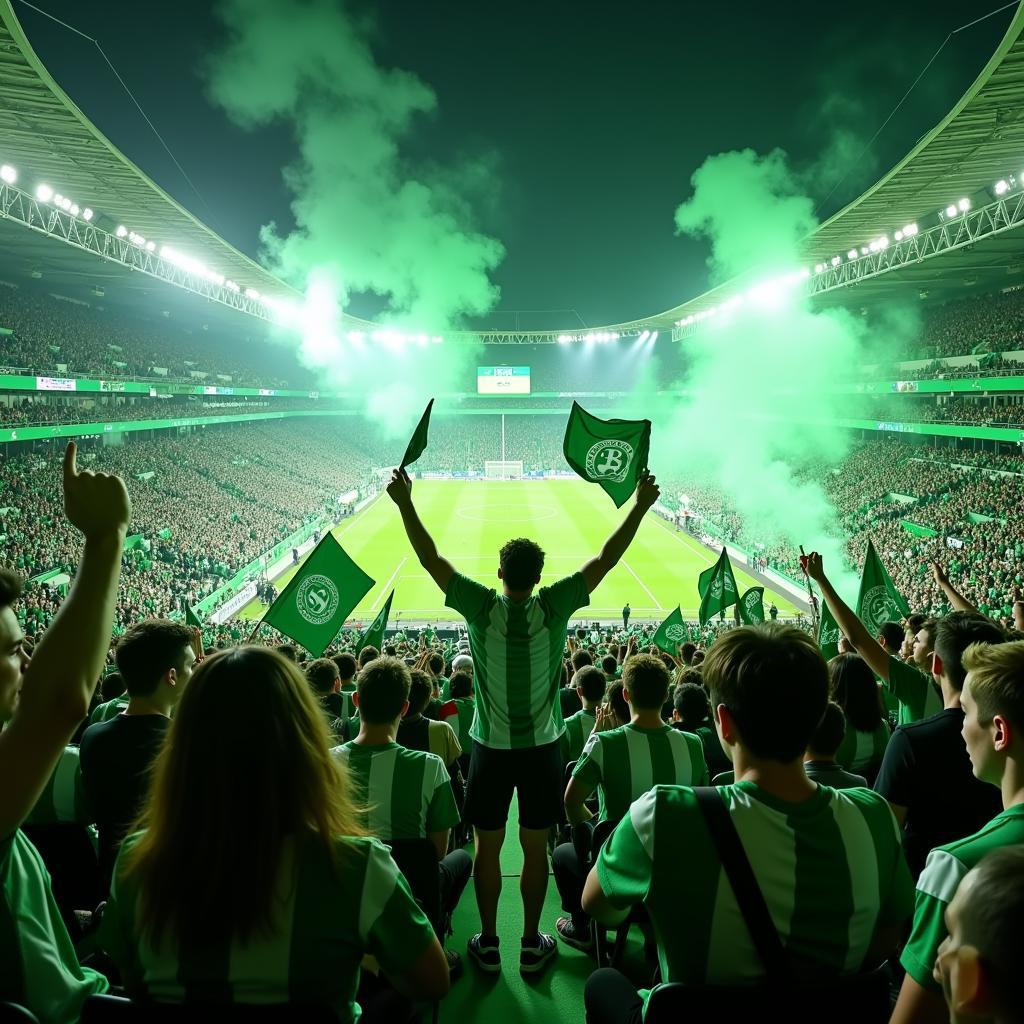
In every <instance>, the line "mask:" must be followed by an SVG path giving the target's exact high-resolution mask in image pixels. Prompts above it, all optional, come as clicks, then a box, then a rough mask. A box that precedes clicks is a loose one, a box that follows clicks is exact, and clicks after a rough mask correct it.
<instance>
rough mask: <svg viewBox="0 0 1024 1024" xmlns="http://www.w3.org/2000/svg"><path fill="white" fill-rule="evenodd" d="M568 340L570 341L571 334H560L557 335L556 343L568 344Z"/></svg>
mask: <svg viewBox="0 0 1024 1024" xmlns="http://www.w3.org/2000/svg"><path fill="white" fill-rule="evenodd" d="M570 341H572V336H571V335H568V334H560V335H559V336H558V344H559V345H568V344H569V342H570Z"/></svg>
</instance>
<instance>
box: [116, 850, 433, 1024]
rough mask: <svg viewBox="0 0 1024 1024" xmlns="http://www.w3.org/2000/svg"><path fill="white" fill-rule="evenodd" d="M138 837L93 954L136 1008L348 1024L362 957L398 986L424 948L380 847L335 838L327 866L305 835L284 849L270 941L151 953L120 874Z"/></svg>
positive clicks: (420, 927) (167, 945) (214, 937)
mask: <svg viewBox="0 0 1024 1024" xmlns="http://www.w3.org/2000/svg"><path fill="white" fill-rule="evenodd" d="M139 835H141V833H136V835H135V836H131V837H129V838H128V839H127V840H126V841H125V843H124V845H123V846H122V849H121V853H120V856H119V858H118V865H117V867H116V868H115V871H114V880H113V882H112V884H111V891H110V899H109V901H108V903H107V907H106V912H105V914H104V917H103V924H102V927H101V929H100V941H101V943H102V946H103V949H105V950H106V951H107V952H108V953H109V954H110V956H111V957H112V958H113V960H114V962H115V963H116V964H117V965H118V967H119V968H120V970H121V974H122V977H123V979H124V984H125V987H126V988H127V989H128V992H129V994H130V995H132V996H135V997H137V998H139V997H149V998H152V999H155V1000H158V1001H163V1002H183V1001H185V1000H188V999H197V1000H198V999H201V1000H203V1001H207V1002H209V1001H214V1002H237V1003H284V1002H289V1001H291V1002H303V1003H311V1004H326V1005H328V1006H331V1007H333V1008H334V1009H335V1011H336V1012H337V1013H338V1015H339V1020H341V1021H344V1022H346V1024H351V1022H353V1021H355V1020H357V1019H358V1017H359V1013H360V1011H359V1007H358V1005H357V1004H356V1002H355V997H356V989H357V987H358V985H359V966H360V963H361V961H362V958H363V956H364V955H365V954H370V955H372V956H374V957H376V959H377V960H378V961H379V962H380V965H381V968H382V969H383V971H384V973H385V974H387V975H392V976H399V977H400V976H401V975H402V974H405V973H407V972H408V971H409V969H410V968H411V967H412V965H413V964H414V963H415V962H416V960H417V959H418V958H419V957H420V956H421V955H422V954H423V952H424V950H425V949H426V948H427V946H428V945H429V944H430V943H431V942H432V941H433V938H434V931H433V929H432V928H431V926H430V922H429V921H427V919H426V917H424V916H423V912H422V911H421V910H420V908H419V907H418V906H417V904H416V902H415V900H414V899H413V898H412V894H411V893H410V892H409V887H408V885H407V884H406V881H405V879H404V878H403V877H402V875H401V874H400V873H399V871H398V868H397V867H396V866H395V862H394V861H393V860H392V859H391V854H390V853H389V852H388V851H387V849H386V848H385V847H384V846H382V845H381V844H380V843H378V842H377V841H376V840H374V839H343V838H339V839H338V840H337V856H336V858H331V857H330V855H329V854H328V851H327V850H325V849H324V846H323V843H322V842H321V841H320V839H319V838H317V837H315V836H313V835H310V836H308V837H304V838H303V839H302V840H301V841H300V842H299V843H298V844H296V843H294V842H289V843H288V844H287V845H286V847H285V851H286V854H285V856H284V857H283V858H282V863H281V870H280V873H279V875H278V880H277V884H276V886H275V893H274V905H275V907H276V908H277V915H276V917H277V922H278V924H277V927H276V928H275V930H274V931H273V932H272V933H271V934H268V935H257V936H255V937H254V938H252V939H251V940H250V941H249V942H248V943H247V944H245V945H243V944H241V943H240V942H238V941H237V940H235V939H234V938H233V937H232V936H231V934H230V932H228V931H227V929H225V932H224V933H221V934H211V935H210V936H209V938H208V940H207V941H204V942H201V943H195V942H192V943H189V944H187V945H186V944H184V943H178V942H174V941H171V940H168V941H166V942H164V943H162V944H161V945H160V946H159V948H154V947H153V945H152V944H151V943H150V942H149V941H148V940H147V939H146V938H145V937H141V936H140V935H139V934H138V932H137V929H136V926H135V921H136V914H137V903H138V897H139V892H138V886H137V883H136V882H135V880H134V879H133V878H131V877H128V878H125V877H124V876H123V873H122V871H121V867H122V863H123V858H124V857H125V856H126V854H127V853H128V851H130V849H131V846H132V844H133V843H134V841H135V840H136V839H137V838H138V836H139Z"/></svg>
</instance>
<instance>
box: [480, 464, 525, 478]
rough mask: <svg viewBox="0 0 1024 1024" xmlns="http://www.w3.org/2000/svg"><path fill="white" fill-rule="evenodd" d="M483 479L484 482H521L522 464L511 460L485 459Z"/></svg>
mask: <svg viewBox="0 0 1024 1024" xmlns="http://www.w3.org/2000/svg"><path fill="white" fill-rule="evenodd" d="M484 479H485V480H522V479H523V463H522V460H521V459H520V460H519V461H516V460H514V459H512V460H501V459H485V460H484Z"/></svg>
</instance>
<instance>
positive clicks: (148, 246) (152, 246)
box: [146, 242, 156, 252]
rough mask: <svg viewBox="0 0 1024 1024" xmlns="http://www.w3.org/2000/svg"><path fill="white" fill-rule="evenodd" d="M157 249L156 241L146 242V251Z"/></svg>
mask: <svg viewBox="0 0 1024 1024" xmlns="http://www.w3.org/2000/svg"><path fill="white" fill-rule="evenodd" d="M155 249H156V242H147V243H146V252H153V251H154V250H155Z"/></svg>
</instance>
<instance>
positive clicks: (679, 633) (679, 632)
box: [665, 623, 690, 643]
mask: <svg viewBox="0 0 1024 1024" xmlns="http://www.w3.org/2000/svg"><path fill="white" fill-rule="evenodd" d="M665 636H667V637H668V638H669V640H671V641H673V643H681V642H682V641H684V640H689V639H690V631H689V630H688V629H687V628H686V627H685V626H680V625H679V624H678V623H676V624H673V625H671V626H669V627H668V629H666V630H665Z"/></svg>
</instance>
